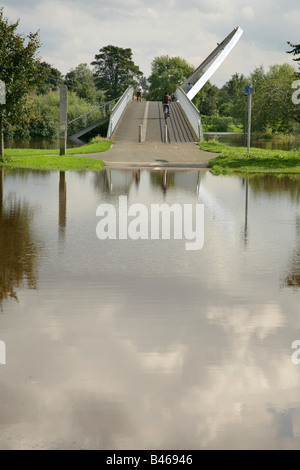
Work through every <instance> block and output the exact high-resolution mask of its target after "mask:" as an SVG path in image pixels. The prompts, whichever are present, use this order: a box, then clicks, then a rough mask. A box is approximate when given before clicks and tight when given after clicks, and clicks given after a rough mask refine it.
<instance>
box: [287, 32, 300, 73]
mask: <svg viewBox="0 0 300 470" xmlns="http://www.w3.org/2000/svg"><path fill="white" fill-rule="evenodd" d="M288 45H289V46H291V48H292V50H290V51H287V53H288V54H293V55H295V56H299V57H296V59H293V60H294V61H295V62H300V44H291V43H290V42H289V41H288ZM298 65H299V69H300V64H298ZM297 75H298V76H299V75H300V73H298V74H297Z"/></svg>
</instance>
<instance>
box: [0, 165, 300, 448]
mask: <svg viewBox="0 0 300 470" xmlns="http://www.w3.org/2000/svg"><path fill="white" fill-rule="evenodd" d="M2 176H3V175H2ZM1 181H2V180H1ZM299 184H300V183H299V180H297V178H293V177H287V176H284V177H283V178H277V177H275V176H255V177H253V178H252V177H249V179H248V178H247V179H246V178H244V179H243V178H240V177H236V176H220V177H217V176H213V175H211V174H210V173H209V172H205V171H204V172H199V171H173V170H172V171H171V170H170V171H169V170H167V171H146V170H135V171H131V170H128V171H119V170H111V171H108V170H107V171H103V172H101V173H94V172H86V173H71V172H70V173H66V174H64V173H49V174H47V175H42V174H41V175H40V176H39V174H38V173H32V172H29V173H26V174H25V173H23V172H14V174H9V175H7V176H6V178H5V191H4V197H3V196H2V195H1V198H2V199H4V202H3V210H5V213H6V214H9V213H10V209H11V208H12V209H14V208H15V207H17V208H20V212H21V213H22V214H23V213H25V219H26V220H27V227H29V228H30V230H29V229H27V230H28V231H29V232H31V238H30V242H29V243H28V244H29V245H30V246H31V245H33V246H36V247H39V246H40V245H39V244H38V243H37V240H43V241H44V247H43V257H42V259H41V260H40V262H39V263H38V266H39V279H38V281H39V282H38V283H39V289H38V290H37V291H35V292H34V295H33V292H32V291H31V290H29V289H28V287H27V286H26V285H20V288H19V290H18V297H19V303H18V304H17V303H15V302H9V301H8V302H5V304H4V305H3V308H4V311H5V313H7V315H2V316H0V338H1V339H3V340H5V341H6V343H7V345H8V346H9V348H8V355H7V365H6V366H5V368H4V367H3V368H0V379H1V387H0V403H1V413H0V431H1V432H0V448H6V449H7V448H8V449H10V448H18V447H22V448H26V449H28V448H54V449H58V448H59V449H66V448H74V449H78V448H85V449H92V448H95V449H96V448H100V449H151V448H152V449H214V448H226V449H229V448H278V449H279V448H299V445H300V439H299V436H300V413H299V410H300V405H299V386H300V375H299V370H300V369H299V368H297V367H296V366H294V365H293V364H292V362H291V353H292V350H291V347H290V346H291V343H292V341H293V340H294V339H296V338H297V337H299V331H300V322H299V314H298V310H299V300H300V290H299V289H294V290H292V289H288V288H282V285H281V284H282V279H283V277H284V276H286V277H288V276H290V277H291V276H294V273H295V272H296V273H297V271H295V269H294V267H293V263H294V260H295V259H296V258H297V256H298V253H300V249H299V246H300V243H299V240H300V237H299V234H300V215H299V208H298V206H299V204H298V202H299V200H298V194H299ZM10 194H15V198H14V200H16V201H19V202H20V201H22V204H21V203H20V204H19V205H12V204H11V202H12V200H13V199H12V198H11V197H10ZM122 194H125V195H127V197H128V201H129V203H130V204H131V203H132V204H134V203H137V202H139V203H143V204H145V205H146V206H149V204H151V203H153V202H155V203H156V202H158V203H162V202H167V203H169V204H170V205H171V204H173V203H181V204H187V203H189V204H196V203H203V204H204V205H205V244H204V248H203V249H202V250H199V251H195V252H188V251H186V250H185V248H184V242H183V241H182V240H173V239H171V240H130V239H128V240H105V241H100V240H99V239H97V237H96V231H95V229H96V223H97V218H96V208H97V206H98V205H99V204H100V203H105V202H109V203H113V204H117V203H118V197H119V195H122ZM24 201H26V204H25V203H24ZM116 207H117V206H116ZM24 208H25V212H24V210H23V209H24ZM26 208H27V209H26ZM33 215H35V217H33ZM1 221H2V219H1ZM23 224H24V222H23ZM2 225H3V224H2V223H1V234H2V235H1V237H3V233H4V231H3V229H2ZM14 227H15V224H12V225H11V226H10V227H9V231H10V235H12V234H13V233H14ZM295 227H296V232H295ZM57 231H59V237H58V236H57ZM241 233H242V235H241ZM16 237H17V239H18V243H19V244H18V245H17V248H16V253H13V255H12V256H13V257H14V258H16V257H19V258H21V259H22V247H21V244H22V243H23V241H21V239H22V233H20V231H19V232H17V233H16ZM61 239H63V246H64V249H63V250H61V249H59V248H60V245H59V243H60V241H61ZM6 243H7V242H6ZM28 244H27V245H28ZM1 246H2V244H1ZM23 251H24V250H23ZM36 258H38V256H36ZM11 264H12V263H11ZM297 269H298V268H297ZM1 270H2V268H1ZM36 277H37V275H36ZM293 282H295V281H293ZM284 287H287V285H285V286H284ZM24 312H26V324H25V322H22V321H21V320H20V319H22V316H23V313H24ZM24 332H25V333H26V334H24ZM299 367H300V366H299ZM41 410H42V411H41Z"/></svg>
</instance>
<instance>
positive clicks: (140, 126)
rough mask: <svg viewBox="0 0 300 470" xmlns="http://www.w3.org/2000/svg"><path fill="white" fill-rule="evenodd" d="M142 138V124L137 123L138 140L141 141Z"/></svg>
mask: <svg viewBox="0 0 300 470" xmlns="http://www.w3.org/2000/svg"><path fill="white" fill-rule="evenodd" d="M142 138H143V126H142V124H140V125H139V142H142Z"/></svg>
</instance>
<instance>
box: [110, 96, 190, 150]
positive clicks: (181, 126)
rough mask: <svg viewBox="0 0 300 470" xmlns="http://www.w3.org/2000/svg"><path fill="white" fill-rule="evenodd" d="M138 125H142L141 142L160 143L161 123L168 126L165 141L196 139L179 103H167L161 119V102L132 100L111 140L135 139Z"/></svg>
mask: <svg viewBox="0 0 300 470" xmlns="http://www.w3.org/2000/svg"><path fill="white" fill-rule="evenodd" d="M140 125H142V126H143V135H144V137H145V142H164V135H165V125H167V126H168V142H169V143H184V142H196V141H197V137H196V135H195V133H194V131H193V129H192V128H191V126H190V123H189V122H188V120H187V118H186V116H185V113H184V112H183V110H182V108H181V106H180V104H179V103H171V105H170V117H169V118H167V119H166V120H165V119H164V115H163V105H162V103H161V102H158V101H149V102H145V101H143V102H142V103H140V102H136V101H132V102H131V103H130V104H129V105H128V106H127V109H126V111H125V113H124V115H123V116H122V119H121V121H120V122H119V124H118V126H117V128H116V130H115V132H114V133H113V135H112V140H114V141H116V142H117V141H123V142H138V140H139V126H140Z"/></svg>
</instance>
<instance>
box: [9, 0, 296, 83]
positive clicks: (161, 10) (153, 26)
mask: <svg viewBox="0 0 300 470" xmlns="http://www.w3.org/2000/svg"><path fill="white" fill-rule="evenodd" d="M1 5H2V6H3V7H4V15H5V16H6V17H8V18H9V19H10V20H11V21H15V20H16V19H18V18H20V27H19V31H20V32H22V33H29V32H35V31H37V30H40V38H41V41H42V47H41V50H40V55H41V57H42V59H43V60H45V61H46V62H48V63H50V64H51V65H52V66H54V67H56V68H57V69H59V70H60V72H61V73H62V74H66V73H67V72H68V71H69V70H70V69H72V68H74V67H76V65H78V64H80V63H87V64H90V62H91V61H92V60H93V59H94V56H95V54H97V53H98V51H99V49H101V48H102V47H104V46H107V45H108V44H112V45H115V46H119V47H123V48H128V47H129V48H131V49H132V52H133V60H134V62H135V63H136V65H138V66H139V67H140V69H141V71H142V72H143V74H144V75H145V76H146V77H148V76H149V75H150V73H151V62H152V60H153V59H154V58H155V57H157V56H161V55H169V56H170V57H172V56H180V57H183V58H185V59H186V60H187V61H188V62H189V63H191V64H192V65H193V66H195V67H196V66H198V65H199V64H200V63H201V62H202V61H203V60H204V59H205V58H206V57H207V55H209V54H210V52H211V51H212V50H213V49H214V48H215V47H216V45H217V42H220V41H222V40H223V39H224V38H225V37H226V36H227V35H228V34H229V33H230V32H231V31H232V29H233V28H234V27H236V26H240V27H241V28H242V29H243V31H244V33H243V36H242V38H241V39H240V41H239V42H238V43H237V45H236V46H235V48H234V49H233V50H232V52H231V53H230V55H229V56H228V57H227V58H226V59H225V62H224V63H223V64H222V65H221V67H220V68H219V69H218V70H217V72H216V73H215V75H214V76H213V78H212V79H211V81H212V83H215V84H216V85H218V86H222V85H223V84H224V83H225V82H226V81H227V80H229V79H230V77H231V75H232V74H233V73H236V72H237V73H244V74H245V75H247V74H248V73H249V72H251V71H252V70H253V69H254V67H255V66H259V65H262V64H263V65H264V66H265V68H266V69H267V68H268V66H269V65H271V64H275V63H276V64H282V63H284V62H288V63H290V64H293V65H295V63H294V62H293V61H292V56H290V55H288V54H286V51H287V50H288V49H289V46H288V45H287V41H291V42H292V43H296V44H298V43H300V32H299V31H300V30H299V24H300V4H299V0H264V1H262V0H252V1H251V2H250V0H189V1H187V0H88V1H84V0H2V2H1Z"/></svg>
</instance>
